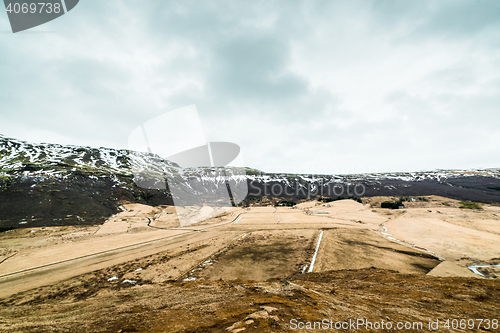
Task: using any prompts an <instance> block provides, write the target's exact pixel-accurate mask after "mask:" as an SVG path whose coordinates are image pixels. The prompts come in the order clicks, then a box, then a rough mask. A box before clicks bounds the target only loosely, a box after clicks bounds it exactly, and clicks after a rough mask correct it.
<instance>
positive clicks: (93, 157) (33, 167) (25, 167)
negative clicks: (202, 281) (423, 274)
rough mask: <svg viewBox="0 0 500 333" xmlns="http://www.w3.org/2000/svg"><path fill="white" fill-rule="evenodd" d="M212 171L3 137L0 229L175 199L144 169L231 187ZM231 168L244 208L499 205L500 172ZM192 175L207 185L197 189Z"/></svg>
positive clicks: (214, 187)
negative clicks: (242, 188) (385, 202)
mask: <svg viewBox="0 0 500 333" xmlns="http://www.w3.org/2000/svg"><path fill="white" fill-rule="evenodd" d="M207 169H210V168H191V169H181V168H180V167H179V166H178V165H177V164H175V163H173V162H170V161H168V160H165V159H163V158H161V157H160V156H158V155H155V154H152V153H143V152H135V151H130V150H125V149H121V150H120V149H110V148H91V147H82V146H64V145H59V144H48V143H41V144H35V143H29V142H25V141H21V140H17V139H12V138H7V137H4V136H2V135H0V230H6V229H11V228H16V227H41V226H49V225H75V224H78V225H81V224H98V223H102V222H104V221H105V220H106V219H108V218H109V216H111V215H113V214H115V213H116V212H118V211H119V206H120V204H121V203H122V202H138V203H144V204H149V205H154V206H156V205H172V204H173V203H174V199H175V198H173V197H172V193H171V191H170V190H169V188H168V186H163V187H162V186H150V187H149V188H143V187H139V186H137V184H140V183H141V180H140V179H138V177H139V176H138V175H137V174H138V171H141V172H144V171H146V173H147V174H150V175H154V176H156V177H157V176H158V175H162V177H165V178H164V180H165V182H164V183H165V184H167V185H168V183H169V179H170V180H172V179H174V178H175V181H176V184H185V185H182V186H183V188H182V191H184V192H185V193H186V194H189V195H192V196H198V197H203V196H210V195H212V194H213V193H216V192H219V191H220V190H221V187H226V186H228V185H227V182H225V181H224V180H221V179H219V178H218V177H214V178H210V177H206V174H207ZM212 169H213V168H212ZM208 171H210V170H208ZM227 171H228V172H229V177H230V178H231V181H232V182H236V183H240V184H241V182H246V183H247V185H248V196H247V197H246V199H245V200H243V202H241V203H240V204H241V205H248V204H250V203H253V204H276V203H277V202H280V201H284V202H285V201H286V202H291V201H294V202H298V201H301V200H306V199H314V198H319V197H322V198H324V199H326V198H330V199H339V198H349V197H351V198H360V197H370V196H391V197H399V196H424V195H440V196H444V197H448V198H452V199H459V200H470V201H478V202H487V203H500V169H483V170H434V171H420V172H398V173H367V174H350V175H305V174H273V173H266V172H262V171H259V170H255V169H251V168H244V169H243V170H241V168H240V170H237V172H232V171H235V170H232V169H231V168H227ZM231 175H234V176H233V177H231ZM236 175H237V176H236ZM193 179H194V180H196V181H197V182H198V183H200V184H203V186H201V187H200V186H199V187H196V188H193V187H191V186H190V185H189V184H192V182H193Z"/></svg>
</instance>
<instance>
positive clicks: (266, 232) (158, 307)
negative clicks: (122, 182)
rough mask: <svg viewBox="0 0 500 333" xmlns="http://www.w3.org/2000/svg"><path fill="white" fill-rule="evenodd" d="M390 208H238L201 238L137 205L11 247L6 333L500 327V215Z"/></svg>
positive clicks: (0, 299)
mask: <svg viewBox="0 0 500 333" xmlns="http://www.w3.org/2000/svg"><path fill="white" fill-rule="evenodd" d="M387 199H390V198H382V197H374V198H369V199H366V200H364V203H363V204H362V203H358V202H355V201H353V200H340V201H335V202H331V203H328V204H325V203H319V202H316V201H309V202H305V203H302V204H299V205H297V206H296V207H294V208H291V207H271V206H268V207H250V208H231V209H230V210H228V211H226V212H225V213H223V214H221V215H218V216H215V214H211V213H206V214H210V215H213V217H211V218H210V219H209V220H206V221H204V222H202V223H199V224H195V225H190V226H187V227H181V226H180V225H179V222H178V220H177V218H176V210H175V208H173V207H171V206H158V207H150V206H145V205H139V204H124V205H123V212H121V213H119V214H117V215H115V216H113V217H111V218H110V219H109V220H108V221H107V222H106V223H104V224H103V225H100V226H86V227H47V228H43V229H42V228H31V229H17V230H13V231H10V232H4V233H1V234H0V314H1V315H0V331H5V332H48V331H50V332H54V331H55V332H74V331H75V327H78V328H79V331H82V332H233V333H234V332H266V331H270V332H281V331H283V332H287V331H298V332H300V331H304V332H306V331H307V332H309V331H314V330H305V329H304V330H294V329H293V328H294V327H293V326H292V325H291V322H290V320H292V319H294V318H295V319H297V320H299V321H300V320H301V321H303V322H306V321H321V320H323V319H325V318H326V319H328V320H330V319H331V320H333V322H335V321H346V320H347V321H348V320H349V319H352V320H356V319H359V318H364V319H367V320H370V321H380V320H385V321H392V322H394V323H396V322H397V321H402V322H423V323H424V324H425V325H428V321H429V320H439V321H440V322H441V323H442V324H444V322H445V320H446V319H450V320H451V319H490V320H492V319H500V318H499V314H500V282H499V280H498V279H497V277H498V276H499V271H500V266H493V265H497V264H500V217H499V216H500V207H497V206H490V205H483V207H482V209H476V210H474V209H464V208H460V207H459V204H458V202H456V201H454V200H451V199H445V198H441V197H434V196H432V197H426V199H425V200H416V201H410V202H405V206H406V207H405V209H400V210H390V209H382V208H379V207H380V202H381V201H384V200H387ZM190 209H191V210H192V209H194V208H192V207H185V208H184V212H186V211H187V212H189V210H190ZM319 240H321V241H320V242H318V241H319ZM313 258H314V262H313ZM469 266H470V267H469ZM475 266H477V268H474V267H475ZM311 271H312V272H311ZM483 329H484V327H482V328H479V329H477V327H475V328H474V330H476V331H482V330H483ZM359 330H363V328H359ZM318 331H319V330H318ZM345 331H355V330H354V329H352V327H351V328H349V329H345ZM367 331H370V330H369V329H368V330H367ZM374 331H377V330H374ZM379 331H380V330H379ZM409 331H412V330H409ZM413 331H426V329H425V326H424V329H423V330H422V329H420V330H419V329H415V330H413ZM439 331H464V332H465V331H470V330H468V329H460V328H459V329H456V330H453V329H449V330H448V329H447V328H444V327H443V326H440V329H439ZM489 331H494V330H492V329H490V330H489Z"/></svg>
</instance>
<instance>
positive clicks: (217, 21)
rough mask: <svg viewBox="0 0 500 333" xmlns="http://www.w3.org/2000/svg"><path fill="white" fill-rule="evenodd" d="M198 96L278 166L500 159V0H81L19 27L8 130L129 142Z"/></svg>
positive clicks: (3, 33) (260, 156)
mask: <svg viewBox="0 0 500 333" xmlns="http://www.w3.org/2000/svg"><path fill="white" fill-rule="evenodd" d="M191 104H195V105H196V107H197V109H198V113H199V115H200V118H201V121H202V126H203V129H204V132H205V137H206V138H207V140H209V141H229V142H234V143H237V144H238V145H240V147H241V149H242V155H243V158H244V160H245V164H246V165H247V166H250V167H254V168H257V169H261V170H264V171H268V172H293V173H357V172H386V171H418V170H433V169H460V168H490V167H500V144H499V143H500V1H498V0H469V1H460V0H448V1H447V0H439V1H438V0H434V1H424V0H414V1H409V0H406V1H405V0H398V1H396V0H392V1H390V0H379V1H368V0H364V1H361V0H359V1H353V0H349V1H333V0H332V1H330V0H328V1H326V0H325V1H314V0H312V1H290V0H286V1H229V0H227V1H183V0H178V1H165V0H144V1H141V0H129V1H125V0H122V1H121V0H105V1H103V0H81V1H80V3H79V4H78V6H77V7H75V8H74V9H73V10H72V11H71V12H69V13H68V14H66V15H64V16H62V17H60V18H58V19H56V20H54V21H52V22H49V23H47V24H44V25H42V26H39V27H36V28H33V29H31V30H28V31H26V32H21V33H17V34H12V33H11V32H10V25H9V22H8V18H7V14H6V13H5V12H2V13H0V133H1V134H3V135H5V136H9V137H15V138H18V139H21V140H26V141H33V142H51V143H61V144H75V145H88V146H96V147H100V146H105V147H113V148H127V138H128V136H129V134H130V133H131V131H132V130H133V129H134V128H136V127H137V126H139V125H140V124H141V123H144V122H146V121H148V120H149V119H151V118H154V117H156V116H159V115H161V114H163V113H165V112H167V111H171V110H175V109H177V108H180V107H183V106H187V105H191Z"/></svg>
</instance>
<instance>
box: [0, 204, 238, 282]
mask: <svg viewBox="0 0 500 333" xmlns="http://www.w3.org/2000/svg"><path fill="white" fill-rule="evenodd" d="M241 214H242V213H240V214H238V215H237V216H236V217H235V218H234V219H233V220H232V221H230V222H226V223H222V224H217V225H213V226H209V227H206V228H201V229H179V228H160V227H155V226H151V225H150V224H151V219H150V218H149V217H148V218H147V219H148V220H149V222H148V226H149V227H151V228H156V229H163V230H189V231H187V232H184V233H181V234H177V235H172V236H166V237H161V238H157V239H153V240H150V241H146V242H141V243H136V244H131V245H127V246H122V247H117V248H114V249H111V250H106V251H100V252H96V253H92V254H87V255H84V256H79V257H75V258H71V259H66V260H61V261H57V262H54V263H50V264H46V265H41V266H36V267H32V268H28V269H23V270H20V271H16V272H12V273H8V274H3V275H0V279H5V278H8V277H13V276H16V275H21V274H25V273H30V272H34V271H37V270H45V269H48V268H51V267H55V266H59V265H62V264H69V263H72V262H76V261H80V260H85V259H90V258H94V257H97V256H101V255H104V254H110V253H114V252H118V251H124V250H128V249H133V248H137V247H140V246H144V245H149V244H153V243H156V242H159V241H162V240H167V239H174V238H177V237H181V236H185V235H189V234H192V233H196V232H201V231H205V230H208V229H212V228H217V227H221V226H225V225H228V224H231V223H234V222H235V221H236V220H237V219H238V218H239V217H240V216H241Z"/></svg>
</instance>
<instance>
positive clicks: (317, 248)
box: [307, 231, 323, 273]
mask: <svg viewBox="0 0 500 333" xmlns="http://www.w3.org/2000/svg"><path fill="white" fill-rule="evenodd" d="M322 237H323V231H321V233H320V234H319V238H318V245H316V251H315V252H314V255H313V258H312V260H311V265H310V266H309V270H308V271H307V273H311V272H312V271H313V268H314V262H315V261H316V255H317V254H318V250H319V244H320V243H321V238H322Z"/></svg>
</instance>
